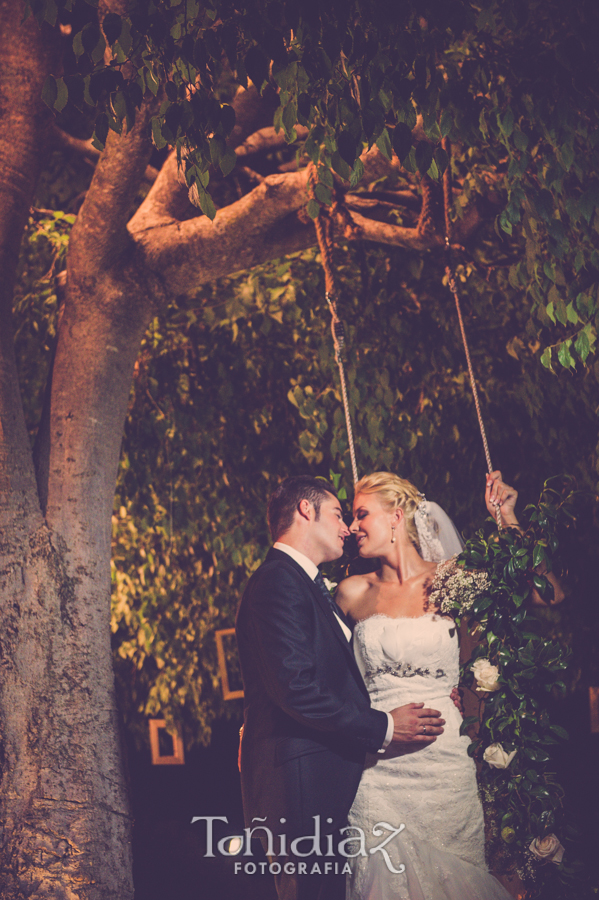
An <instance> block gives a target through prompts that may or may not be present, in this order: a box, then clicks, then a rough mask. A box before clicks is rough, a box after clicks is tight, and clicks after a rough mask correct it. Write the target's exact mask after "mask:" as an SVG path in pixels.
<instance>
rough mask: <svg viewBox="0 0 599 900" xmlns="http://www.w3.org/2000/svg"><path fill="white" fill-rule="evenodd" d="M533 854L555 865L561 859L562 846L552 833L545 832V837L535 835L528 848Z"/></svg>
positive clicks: (557, 864)
mask: <svg viewBox="0 0 599 900" xmlns="http://www.w3.org/2000/svg"><path fill="white" fill-rule="evenodd" d="M528 849H529V850H530V852H531V853H532V854H533V856H536V857H537V859H542V860H544V861H545V862H549V861H551V862H552V863H555V864H556V866H559V864H560V863H561V861H562V858H563V855H564V848H563V847H562V845H561V844H560V842H559V839H558V838H557V837H556V836H555V835H554V834H546V835H545V837H542V838H540V837H536V838H535V839H534V841H533V842H532V844H531V845H530V847H529V848H528Z"/></svg>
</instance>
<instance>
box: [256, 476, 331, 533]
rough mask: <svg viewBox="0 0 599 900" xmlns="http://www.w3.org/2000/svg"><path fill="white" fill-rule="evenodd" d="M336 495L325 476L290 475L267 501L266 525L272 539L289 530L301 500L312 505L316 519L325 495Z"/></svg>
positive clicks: (325, 497)
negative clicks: (307, 501)
mask: <svg viewBox="0 0 599 900" xmlns="http://www.w3.org/2000/svg"><path fill="white" fill-rule="evenodd" d="M329 494H332V495H333V497H335V498H336V497H337V492H336V491H335V488H334V487H333V485H332V484H330V483H329V482H328V481H327V480H326V478H314V477H313V476H312V475H291V477H290V478H286V479H285V480H284V481H282V482H281V484H280V485H279V486H278V488H277V489H276V491H275V492H274V494H273V495H272V497H271V498H270V500H269V501H268V527H269V528H270V533H271V535H272V539H273V541H276V540H278V539H279V538H280V537H281V535H283V534H285V532H286V531H289V529H290V528H291V526H292V524H293V516H294V515H295V511H296V509H297V508H298V506H299V503H300V501H301V500H309V501H310V503H312V505H313V506H314V512H315V513H316V519H317V520H318V519H319V518H320V506H321V503H322V501H323V500H326V499H327V496H328V495H329Z"/></svg>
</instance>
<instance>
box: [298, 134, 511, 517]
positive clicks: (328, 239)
mask: <svg viewBox="0 0 599 900" xmlns="http://www.w3.org/2000/svg"><path fill="white" fill-rule="evenodd" d="M443 149H444V150H445V152H446V153H447V157H448V164H447V168H446V169H445V172H444V173H443V201H444V203H443V206H444V213H445V250H446V253H447V264H446V266H445V274H446V276H447V281H448V285H449V290H450V291H451V293H452V294H453V298H454V300H455V305H456V311H457V314H458V322H459V325H460V332H461V335H462V343H463V345H464V352H465V354H466V363H467V365H468V374H469V376H470V386H471V388H472V396H473V398H474V406H475V409H476V415H477V418H478V425H479V428H480V434H481V438H482V442H483V448H484V452H485V459H486V461H487V469H488V471H489V474H491V473H492V472H493V465H492V463H491V453H490V451H489V443H488V441H487V434H486V431H485V424H484V422H483V417H482V412H481V408H480V400H479V397H478V388H477V385H476V379H475V377H474V368H473V366H472V359H471V356H470V348H469V346H468V339H467V337H466V329H465V326H464V319H463V316H462V309H461V306H460V298H459V295H458V288H457V284H456V274H455V271H453V270H452V268H451V266H450V254H451V245H450V236H451V219H450V217H449V210H450V208H451V206H452V202H453V201H452V187H451V146H450V143H449V139H448V138H444V139H443ZM308 168H309V171H308V181H309V185H310V196H311V198H312V199H314V200H315V201H316V202H317V203H318V200H317V198H316V191H315V189H316V184H317V173H316V166H315V165H314V164H313V163H310V164H309V167H308ZM344 211H345V213H346V215H347V210H344ZM314 227H315V229H316V237H317V239H318V246H319V247H320V255H321V259H322V267H323V269H324V281H325V298H326V301H327V305H328V307H329V311H330V313H331V334H332V336H333V345H334V348H335V362H336V363H337V366H338V368H339V381H340V383H341V396H342V399H343V409H344V411H345V424H346V428H347V438H348V444H349V455H350V458H351V467H352V474H353V478H354V484H356V483H357V481H358V466H357V463H356V450H355V446H354V434H353V428H352V421H351V413H350V408H349V398H348V395H347V380H346V377H345V367H344V365H343V348H344V345H345V330H344V328H343V322H342V321H341V319H340V318H339V315H338V313H337V302H336V300H335V296H336V287H335V275H334V272H333V248H334V244H333V223H332V220H331V217H330V216H329V215H326V214H325V213H324V211H323V209H322V207H321V206H320V204H319V212H318V215H317V217H316V218H315V219H314ZM495 510H496V519H497V525H498V527H499V528H501V526H502V522H501V509H500V507H499V505H498V504H495Z"/></svg>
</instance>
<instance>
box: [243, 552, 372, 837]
mask: <svg viewBox="0 0 599 900" xmlns="http://www.w3.org/2000/svg"><path fill="white" fill-rule="evenodd" d="M236 632H237V642H238V646H239V657H240V661H241V671H242V675H243V682H244V689H245V714H244V722H245V727H244V734H243V741H242V751H241V784H242V793H243V805H244V813H245V818H246V825H247V826H251V825H252V819H253V818H254V817H260V818H264V817H266V822H265V823H264V824H265V825H266V826H267V827H268V828H270V830H271V831H272V833H273V834H275V835H276V834H280V833H281V831H280V829H284V832H285V834H286V835H287V836H288V838H289V840H291V839H292V838H293V837H294V836H295V837H298V836H301V835H309V834H312V833H313V830H314V820H313V817H314V816H320V819H321V827H322V831H323V833H326V832H337V829H338V828H339V827H341V826H343V825H344V824H345V821H346V817H347V813H348V811H349V808H350V806H351V804H352V802H353V799H354V797H355V794H356V791H357V788H358V783H359V781H360V776H361V773H362V768H363V764H364V755H365V753H366V751H370V752H376V751H377V750H378V749H379V748H380V747H381V745H382V743H383V740H384V738H385V734H386V731H387V723H388V719H387V716H386V714H385V713H383V712H380V711H379V710H374V709H372V708H371V706H370V700H369V697H368V692H367V690H366V687H365V685H364V682H363V680H362V677H361V675H360V672H359V669H358V667H357V665H356V661H355V659H354V655H353V651H352V649H351V646H350V644H349V643H348V641H347V638H346V637H345V635H344V634H343V631H342V629H341V627H340V625H339V622H338V620H337V618H336V616H335V615H334V613H333V612H332V610H331V608H330V606H329V604H328V603H327V601H326V598H324V597H323V596H322V594H321V592H320V591H319V589H318V587H317V586H316V585H315V584H314V582H313V581H312V580H311V579H310V577H309V576H308V575H307V573H306V572H305V571H304V570H303V569H302V567H301V566H299V565H298V564H297V563H296V562H295V560H293V559H292V558H291V557H290V556H289V555H288V554H286V553H283V552H282V551H280V550H275V549H272V550H270V551H269V553H268V556H267V557H266V560H265V562H264V563H263V564H262V565H261V566H260V568H259V569H258V570H257V571H256V572H255V573H254V575H252V577H251V579H250V581H249V583H248V585H247V587H246V590H245V592H244V595H243V598H242V600H241V604H240V607H239V612H238V615H237V627H236ZM281 818H282V819H284V820H286V821H285V822H284V823H283V824H281V823H280V819H281ZM327 819H331V820H332V821H331V822H327ZM257 824H260V823H255V822H254V826H256V825H257ZM259 834H260V833H259V832H258V833H257V835H259ZM338 839H339V837H337V839H336V843H337V840H338Z"/></svg>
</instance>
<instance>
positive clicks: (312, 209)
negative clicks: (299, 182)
mask: <svg viewBox="0 0 599 900" xmlns="http://www.w3.org/2000/svg"><path fill="white" fill-rule="evenodd" d="M306 212H307V213H308V215H309V216H310V218H311V219H317V218H318V216H319V215H320V203H318V202H317V201H316V200H309V201H308V205H307V207H306Z"/></svg>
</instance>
